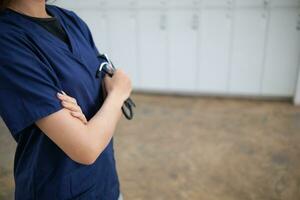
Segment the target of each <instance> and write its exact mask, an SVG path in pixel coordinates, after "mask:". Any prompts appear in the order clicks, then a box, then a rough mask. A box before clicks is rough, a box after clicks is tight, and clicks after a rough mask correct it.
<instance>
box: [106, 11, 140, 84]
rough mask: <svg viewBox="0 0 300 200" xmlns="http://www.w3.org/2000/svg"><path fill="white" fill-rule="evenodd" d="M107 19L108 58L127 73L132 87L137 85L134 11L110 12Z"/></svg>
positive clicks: (135, 17) (135, 20) (135, 18)
mask: <svg viewBox="0 0 300 200" xmlns="http://www.w3.org/2000/svg"><path fill="white" fill-rule="evenodd" d="M107 19H108V22H109V23H108V30H109V35H108V38H109V39H108V41H109V47H110V57H111V59H112V60H113V62H114V65H115V66H116V67H118V68H122V69H124V70H125V72H127V73H128V75H129V76H130V78H131V80H132V84H133V86H134V87H135V86H137V85H138V83H139V82H138V71H139V69H138V67H137V40H136V38H137V16H136V13H135V12H134V11H129V10H112V11H110V12H109V15H108V16H107Z"/></svg>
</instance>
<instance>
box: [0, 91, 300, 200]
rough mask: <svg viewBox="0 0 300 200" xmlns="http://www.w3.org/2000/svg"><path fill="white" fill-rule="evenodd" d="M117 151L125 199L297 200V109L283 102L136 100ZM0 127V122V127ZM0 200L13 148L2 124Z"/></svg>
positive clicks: (9, 190) (8, 194)
mask: <svg viewBox="0 0 300 200" xmlns="http://www.w3.org/2000/svg"><path fill="white" fill-rule="evenodd" d="M133 99H134V100H135V102H136V103H137V106H138V107H137V109H136V115H135V119H134V120H133V121H127V120H125V119H124V118H123V119H122V120H121V122H120V124H119V125H118V127H117V131H116V133H115V150H116V157H117V158H116V160H117V165H118V171H119V175H120V181H121V188H122V191H123V194H124V197H125V198H124V199H125V200H126V199H127V200H139V199H141V200H169V199H172V200H173V199H174V200H179V199H184V200H185V199H187V200H200V199H201V200H202V199H203V200H250V199H251V200H252V199H253V200H299V199H300V108H296V107H294V106H292V105H291V103H289V102H272V101H271V102H270V101H269V102H267V101H251V100H233V99H219V98H200V97H199V98H196V97H172V96H158V95H143V94H135V95H133ZM0 124H1V123H0ZM0 126H1V127H0V128H1V130H0V199H1V200H2V199H3V200H5V199H12V198H13V184H14V183H13V178H12V174H11V173H12V166H13V154H14V150H15V144H14V142H13V140H12V138H11V137H10V136H9V133H8V131H7V129H6V128H5V126H4V125H3V123H2V124H1V125H0Z"/></svg>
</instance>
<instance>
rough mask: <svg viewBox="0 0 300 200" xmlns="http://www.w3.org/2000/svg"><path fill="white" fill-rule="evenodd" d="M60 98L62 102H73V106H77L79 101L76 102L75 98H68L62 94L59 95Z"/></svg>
mask: <svg viewBox="0 0 300 200" xmlns="http://www.w3.org/2000/svg"><path fill="white" fill-rule="evenodd" d="M58 98H59V99H61V100H65V101H68V102H71V103H73V104H77V101H76V99H75V98H73V97H70V96H68V95H66V94H60V93H58Z"/></svg>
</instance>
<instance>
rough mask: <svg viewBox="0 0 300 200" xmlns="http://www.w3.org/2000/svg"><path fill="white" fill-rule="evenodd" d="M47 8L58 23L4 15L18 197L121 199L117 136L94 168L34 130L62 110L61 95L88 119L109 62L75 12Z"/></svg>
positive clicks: (3, 91)
mask: <svg viewBox="0 0 300 200" xmlns="http://www.w3.org/2000/svg"><path fill="white" fill-rule="evenodd" d="M46 10H47V12H48V14H49V15H51V16H53V19H44V20H39V19H34V18H31V17H29V16H24V15H22V14H20V13H17V12H15V11H13V10H10V9H5V10H4V11H1V13H0V114H1V117H2V119H3V121H4V122H5V124H6V126H7V127H8V129H9V131H10V132H11V134H12V136H13V138H14V139H15V140H16V142H17V149H16V153H15V158H14V179H15V199H17V200H18V199H21V200H27V199H38V200H40V199H41V200H48V199H49V200H53V199H88V200H93V199H100V200H117V199H118V197H119V194H120V191H119V188H120V185H119V180H118V175H117V170H116V166H115V159H114V149H113V139H112V140H111V141H110V142H109V144H108V146H107V147H106V148H105V150H104V151H103V152H102V153H101V154H100V156H99V157H98V158H97V160H96V161H95V162H94V163H93V164H91V165H84V164H80V163H77V162H75V161H73V160H72V159H70V158H69V157H68V156H67V155H66V154H65V153H64V152H63V151H62V150H61V149H60V148H59V147H58V146H57V145H56V144H55V143H54V142H53V141H51V140H50V139H49V138H48V137H47V136H46V135H45V134H44V133H43V132H42V131H41V130H40V129H39V128H38V127H37V126H36V125H35V121H37V120H38V119H41V118H43V117H45V116H47V115H50V114H52V113H54V112H56V111H59V110H60V109H62V108H63V106H62V105H61V100H60V99H58V98H57V96H56V93H57V92H60V91H61V90H63V91H65V92H66V93H67V94H68V95H70V96H72V97H74V98H75V99H76V100H77V103H78V105H79V106H80V107H81V109H82V112H83V113H84V115H85V116H86V118H87V120H89V119H90V118H92V117H93V116H94V115H95V114H96V112H97V111H98V110H99V109H100V107H101V105H102V104H103V101H104V97H103V93H102V89H101V83H102V79H103V77H104V74H103V73H101V76H100V77H96V72H97V70H98V67H99V64H101V62H104V60H102V59H101V58H99V57H97V55H99V52H98V50H97V48H96V46H95V44H94V41H93V38H92V35H91V32H90V30H89V28H88V26H87V25H86V23H85V22H84V21H83V20H82V19H81V18H79V17H78V16H77V15H76V14H75V13H74V12H72V11H70V10H66V9H63V8H60V7H57V6H54V5H46ZM99 131H101V130H99Z"/></svg>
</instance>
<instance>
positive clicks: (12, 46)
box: [0, 34, 63, 135]
mask: <svg viewBox="0 0 300 200" xmlns="http://www.w3.org/2000/svg"><path fill="white" fill-rule="evenodd" d="M57 81H58V79H57V77H56V76H55V72H54V71H53V70H51V68H50V66H47V65H46V64H45V63H43V62H42V61H41V59H39V55H38V53H37V52H35V51H34V48H33V47H32V46H31V45H30V44H29V43H28V42H27V40H26V38H25V37H24V36H23V35H18V36H15V37H13V36H11V35H9V34H6V35H1V36H0V115H1V117H2V119H3V121H4V123H5V124H6V126H7V127H8V129H9V130H10V132H11V133H12V134H13V135H16V134H17V133H18V132H20V131H21V130H23V129H24V128H26V127H28V126H30V125H32V124H34V123H35V121H37V120H38V119H40V118H42V117H45V116H47V115H49V114H51V113H54V112H56V111H58V110H60V109H61V108H63V106H62V105H61V102H60V100H59V99H58V98H57V96H56V93H57V92H60V91H61V88H60V86H59V85H60V84H58V83H57Z"/></svg>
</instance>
